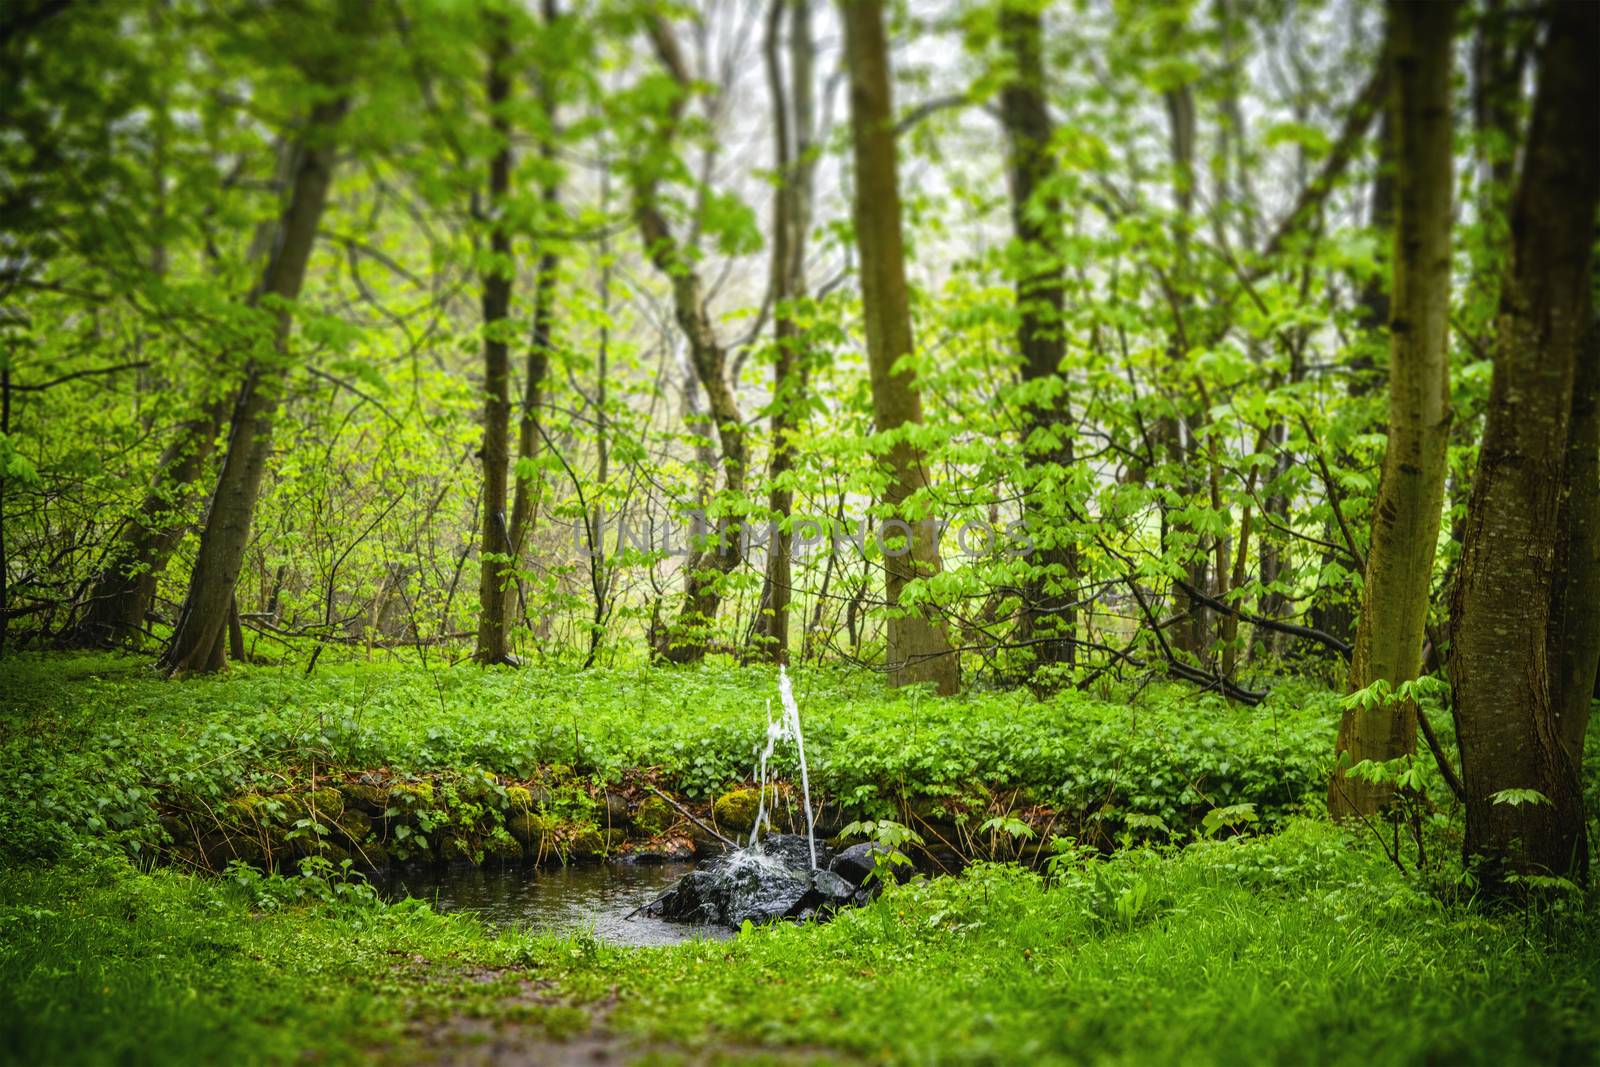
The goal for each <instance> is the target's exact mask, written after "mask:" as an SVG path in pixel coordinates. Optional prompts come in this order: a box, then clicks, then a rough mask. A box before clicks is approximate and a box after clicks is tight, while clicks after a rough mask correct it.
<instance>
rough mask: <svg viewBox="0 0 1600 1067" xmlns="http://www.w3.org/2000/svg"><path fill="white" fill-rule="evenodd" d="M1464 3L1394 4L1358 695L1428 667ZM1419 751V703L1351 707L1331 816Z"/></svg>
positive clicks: (1384, 796)
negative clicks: (1385, 283)
mask: <svg viewBox="0 0 1600 1067" xmlns="http://www.w3.org/2000/svg"><path fill="white" fill-rule="evenodd" d="M1455 9H1456V5H1455V3H1453V2H1451V3H1431V4H1408V3H1395V4H1392V5H1391V6H1390V8H1389V20H1390V23H1389V27H1390V28H1389V32H1390V35H1391V37H1390V44H1391V48H1390V50H1389V53H1388V60H1389V61H1390V62H1393V63H1394V71H1395V77H1394V83H1395V90H1394V91H1395V98H1394V101H1393V107H1394V112H1393V116H1394V120H1395V121H1394V126H1395V134H1396V137H1397V140H1396V149H1395V158H1396V167H1397V172H1396V175H1395V192H1396V203H1395V209H1396V210H1395V227H1396V229H1395V244H1394V264H1393V270H1394V297H1393V304H1392V306H1393V317H1392V319H1391V321H1390V324H1389V333H1390V348H1389V351H1390V385H1389V443H1388V448H1387V450H1386V451H1385V453H1384V460H1383V473H1382V476H1381V480H1380V482H1379V485H1378V501H1377V506H1376V507H1375V509H1374V511H1373V522H1372V543H1371V547H1370V548H1369V550H1368V552H1367V567H1366V576H1365V582H1364V585H1363V587H1362V593H1361V618H1360V622H1359V624H1358V625H1357V627H1356V641H1355V651H1354V654H1353V656H1352V658H1351V664H1350V688H1351V689H1361V688H1364V687H1366V686H1368V685H1370V684H1372V683H1373V682H1374V681H1376V680H1378V679H1383V680H1385V681H1387V682H1389V683H1390V684H1392V685H1394V686H1399V685H1400V684H1401V683H1402V682H1406V681H1409V680H1411V679H1412V678H1415V677H1416V676H1417V672H1418V671H1419V670H1420V669H1421V667H1422V643H1423V637H1424V629H1425V627H1426V625H1427V621H1428V598H1429V591H1430V588H1431V584H1432V575H1433V556H1434V546H1435V544H1436V542H1437V541H1438V539H1439V519H1440V514H1441V509H1442V507H1443V503H1444V478H1445V454H1446V448H1447V446H1448V443H1449V429H1450V381H1449V375H1450V366H1449V354H1448V351H1447V342H1448V330H1449V313H1450V196H1451V189H1452V175H1451V162H1452V160H1451V146H1450V135H1451V121H1450V69H1451V35H1452V32H1453V30H1454V24H1455ZM1415 751H1416V708H1415V706H1413V705H1411V704H1409V703H1396V702H1392V701H1385V702H1379V703H1376V704H1372V705H1369V706H1368V707H1366V708H1361V709H1355V708H1352V709H1347V710H1346V711H1345V713H1344V715H1343V717H1342V719H1341V721H1340V723H1339V737H1338V741H1337V742H1336V744H1335V748H1334V752H1335V755H1336V763H1335V768H1334V773H1333V777H1332V779H1331V780H1330V782H1329V784H1328V810H1329V812H1330V813H1331V814H1333V815H1334V816H1335V817H1348V816H1352V815H1369V814H1371V813H1373V812H1375V811H1377V810H1378V809H1379V808H1380V807H1382V806H1383V805H1384V804H1386V803H1387V802H1388V801H1389V799H1390V797H1391V796H1392V793H1393V790H1392V787H1390V786H1387V785H1382V784H1377V783H1372V782H1367V781H1362V780H1357V779H1353V778H1349V777H1348V776H1346V775H1345V773H1344V771H1345V769H1346V768H1347V767H1348V766H1350V765H1351V764H1354V763H1358V762H1360V761H1362V760H1372V761H1374V762H1384V761H1387V760H1392V759H1397V758H1399V757H1401V756H1405V755H1409V754H1411V753H1414V752H1415Z"/></svg>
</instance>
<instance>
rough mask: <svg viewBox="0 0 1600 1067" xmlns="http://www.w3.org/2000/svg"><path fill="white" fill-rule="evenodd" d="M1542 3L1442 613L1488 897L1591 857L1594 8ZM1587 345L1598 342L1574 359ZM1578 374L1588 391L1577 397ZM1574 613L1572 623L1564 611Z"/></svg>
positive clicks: (1599, 164) (1472, 832)
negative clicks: (1494, 315)
mask: <svg viewBox="0 0 1600 1067" xmlns="http://www.w3.org/2000/svg"><path fill="white" fill-rule="evenodd" d="M1552 12H1553V13H1552V16H1551V25H1550V27H1549V31H1548V35H1547V37H1546V40H1545V43H1544V45H1543V47H1542V49H1541V55H1540V59H1539V75H1538V89H1537V92H1536V96H1535V101H1534V110H1533V119H1532V123H1531V125H1530V128H1529V132H1528V141H1527V147H1526V149H1525V151H1524V154H1523V159H1524V162H1523V167H1522V177H1521V180H1520V182H1519V184H1518V188H1517V191H1516V195H1515V198H1514V199H1513V202H1512V210H1511V253H1510V270H1509V273H1508V275H1507V277H1506V280H1505V283H1504V285H1503V286H1502V288H1501V298H1500V314H1499V322H1498V326H1497V329H1496V337H1495V351H1494V382H1493V385H1492V386H1491V388H1490V394H1489V409H1488V416H1487V422H1486V424H1485V428H1484V437H1483V444H1482V447H1481V449H1480V453H1479V459H1478V469H1477V475H1476V477H1475V479H1474V481H1473V491H1472V501H1471V503H1470V505H1469V507H1468V514H1467V529H1466V536H1465V545H1464V547H1463V550H1462V559H1461V568H1460V577H1459V580H1458V584H1457V587H1456V594H1455V598H1454V602H1453V604H1452V611H1451V620H1452V624H1453V628H1452V638H1453V640H1452V646H1451V656H1450V666H1451V670H1450V674H1451V682H1452V688H1453V691H1454V696H1455V701H1454V708H1453V710H1454V714H1455V721H1456V735H1457V739H1458V741H1459V743H1460V746H1461V777H1462V782H1463V784H1464V786H1465V788H1466V794H1467V795H1466V807H1467V834H1466V842H1465V845H1464V851H1465V854H1466V856H1467V857H1468V858H1469V859H1472V858H1473V857H1480V858H1482V860H1483V861H1484V864H1483V866H1482V868H1481V869H1480V874H1481V877H1482V879H1483V884H1484V885H1485V887H1486V888H1487V889H1488V890H1490V891H1491V892H1494V891H1504V890H1505V889H1507V888H1508V878H1509V876H1512V875H1526V874H1553V875H1562V876H1566V877H1571V878H1576V879H1579V880H1582V879H1583V878H1585V877H1586V875H1587V870H1588V845H1587V840H1586V836H1587V834H1586V827H1585V823H1584V812H1583V783H1582V777H1581V774H1580V768H1579V765H1578V763H1577V762H1576V761H1575V759H1574V756H1575V753H1574V749H1575V747H1576V745H1574V744H1573V743H1572V742H1571V739H1573V738H1580V739H1581V737H1582V736H1583V733H1582V731H1583V726H1584V725H1586V723H1585V722H1584V721H1583V720H1584V719H1586V715H1587V708H1586V707H1584V701H1583V699H1582V697H1583V695H1584V694H1586V693H1587V691H1588V690H1589V688H1590V686H1591V685H1592V684H1593V683H1592V678H1593V674H1594V647H1595V646H1594V632H1593V627H1594V620H1593V615H1594V604H1595V600H1594V599H1593V596H1592V593H1591V594H1590V597H1589V599H1587V600H1586V601H1582V600H1579V599H1577V598H1578V596H1579V594H1580V593H1581V591H1582V590H1581V589H1574V588H1571V587H1570V585H1567V584H1566V583H1573V582H1576V583H1578V584H1579V585H1580V586H1588V587H1590V588H1591V589H1592V585H1593V582H1594V577H1593V575H1592V574H1591V573H1589V567H1588V565H1587V564H1586V562H1585V561H1586V560H1587V561H1589V563H1592V560H1593V539H1594V527H1593V522H1594V505H1593V493H1594V492H1595V486H1594V484H1593V483H1594V473H1593V468H1592V467H1589V469H1588V471H1587V472H1585V471H1584V470H1583V468H1584V467H1585V466H1586V465H1588V464H1589V463H1591V462H1592V460H1591V459H1590V458H1589V457H1591V456H1592V455H1593V444H1592V442H1593V433H1594V431H1593V429H1592V419H1593V413H1592V411H1591V410H1589V408H1588V405H1589V404H1592V402H1593V384H1592V382H1593V377H1592V376H1593V373H1594V372H1593V369H1592V367H1588V366H1586V367H1585V368H1584V371H1583V372H1582V373H1580V372H1579V370H1578V365H1579V362H1580V349H1581V347H1582V345H1583V342H1584V338H1585V336H1586V335H1587V334H1588V333H1589V332H1590V330H1591V329H1592V328H1593V327H1592V322H1593V314H1594V309H1593V294H1592V290H1591V285H1592V279H1591V263H1590V255H1591V252H1592V250H1593V244H1594V238H1595V229H1594V218H1595V210H1596V208H1597V207H1600V155H1597V151H1596V145H1600V111H1597V110H1596V108H1595V106H1594V104H1595V100H1596V99H1597V98H1600V79H1597V78H1596V68H1595V65H1594V57H1593V54H1592V52H1593V44H1594V41H1595V40H1596V39H1597V38H1600V7H1597V6H1595V5H1593V4H1589V3H1558V4H1555V5H1553V8H1552ZM1592 358H1593V357H1592V350H1591V351H1590V352H1586V353H1584V355H1583V360H1584V362H1586V363H1587V362H1592ZM1578 381H1581V382H1582V383H1583V388H1584V390H1585V391H1586V394H1587V395H1584V396H1579V395H1577V391H1576V390H1575V388H1574V385H1575V383H1576V382H1578ZM1575 415H1576V418H1574V416H1575ZM1574 431H1576V433H1575V432H1574ZM1580 434H1581V435H1583V437H1582V439H1577V438H1578V436H1579V435H1580ZM1569 464H1570V465H1572V467H1569ZM1574 467H1575V468H1576V469H1573V468H1574ZM1574 475H1575V476H1578V477H1583V478H1585V479H1586V480H1587V484H1586V485H1584V486H1583V487H1582V488H1581V489H1580V490H1579V491H1577V492H1571V491H1570V488H1571V487H1570V486H1569V483H1568V482H1567V478H1568V477H1569V476H1574ZM1563 523H1565V527H1563ZM1573 608H1576V609H1577V612H1576V614H1577V616H1579V618H1580V619H1581V620H1582V624H1581V625H1573V623H1574V621H1575V620H1573V619H1572V618H1571V616H1570V615H1568V612H1570V611H1571V610H1572V609H1573ZM1569 657H1570V660H1571V663H1570V666H1569V665H1568V663H1567V661H1568V659H1569ZM1507 789H1531V790H1537V791H1538V792H1539V793H1541V794H1543V797H1544V801H1541V802H1538V803H1521V804H1513V803H1503V802H1498V801H1497V800H1496V794H1499V793H1500V792H1501V791H1503V790H1507ZM1502 799H1503V798H1502Z"/></svg>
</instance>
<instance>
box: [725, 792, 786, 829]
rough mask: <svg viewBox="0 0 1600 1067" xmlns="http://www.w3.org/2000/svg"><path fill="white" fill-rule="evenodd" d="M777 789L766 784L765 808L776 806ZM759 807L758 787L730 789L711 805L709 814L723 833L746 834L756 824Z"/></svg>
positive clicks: (769, 808)
mask: <svg viewBox="0 0 1600 1067" xmlns="http://www.w3.org/2000/svg"><path fill="white" fill-rule="evenodd" d="M777 803H778V789H777V787H776V786H771V785H769V786H767V810H768V812H769V813H770V812H771V810H772V809H773V808H774V807H776V806H777ZM760 809H761V791H760V790H759V789H730V790H728V791H727V792H726V793H724V794H722V795H721V796H720V797H718V798H717V799H716V802H715V803H714V804H712V805H711V815H712V817H713V819H714V820H715V822H716V825H717V829H719V830H721V831H722V832H723V833H725V834H730V833H739V834H748V833H749V832H750V831H751V830H752V829H754V827H755V825H756V812H757V811H759V810H760Z"/></svg>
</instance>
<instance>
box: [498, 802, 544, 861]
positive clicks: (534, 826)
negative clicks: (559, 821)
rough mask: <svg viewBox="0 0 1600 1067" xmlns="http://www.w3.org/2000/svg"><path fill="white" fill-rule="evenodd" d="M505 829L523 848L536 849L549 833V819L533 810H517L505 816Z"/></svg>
mask: <svg viewBox="0 0 1600 1067" xmlns="http://www.w3.org/2000/svg"><path fill="white" fill-rule="evenodd" d="M506 830H507V831H508V832H509V833H510V834H511V836H512V837H514V838H516V839H517V841H518V842H520V843H521V844H522V846H523V847H524V848H527V849H529V850H532V851H538V849H539V847H540V844H541V843H542V842H543V841H544V840H545V838H546V837H548V836H549V835H550V830H551V826H550V820H549V819H547V818H546V817H545V816H543V815H539V814H537V813H534V812H528V811H518V812H513V813H512V814H510V815H507V816H506Z"/></svg>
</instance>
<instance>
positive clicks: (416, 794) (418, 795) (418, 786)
mask: <svg viewBox="0 0 1600 1067" xmlns="http://www.w3.org/2000/svg"><path fill="white" fill-rule="evenodd" d="M389 799H390V800H392V801H399V802H400V803H399V804H398V805H397V806H398V807H403V808H406V809H408V810H411V811H416V810H417V809H418V808H431V807H432V806H433V783H432V782H429V781H425V780H424V781H415V782H396V783H394V785H392V786H391V787H390V788H389Z"/></svg>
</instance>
